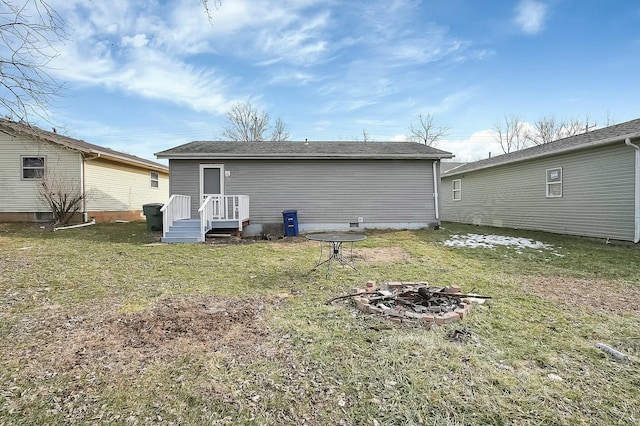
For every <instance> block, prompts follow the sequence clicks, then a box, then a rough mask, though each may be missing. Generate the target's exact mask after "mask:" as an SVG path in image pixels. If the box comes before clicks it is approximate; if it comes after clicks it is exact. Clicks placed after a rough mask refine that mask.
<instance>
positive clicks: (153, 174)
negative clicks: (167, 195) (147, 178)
mask: <svg viewBox="0 0 640 426" xmlns="http://www.w3.org/2000/svg"><path fill="white" fill-rule="evenodd" d="M159 185H160V177H159V176H158V172H151V187H152V188H157V187H158V186H159Z"/></svg>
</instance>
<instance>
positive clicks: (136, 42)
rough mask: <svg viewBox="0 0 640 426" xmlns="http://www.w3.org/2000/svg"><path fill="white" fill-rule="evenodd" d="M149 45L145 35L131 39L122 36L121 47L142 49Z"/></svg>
mask: <svg viewBox="0 0 640 426" xmlns="http://www.w3.org/2000/svg"><path fill="white" fill-rule="evenodd" d="M148 44H149V39H147V36H146V34H136V35H134V36H133V37H129V36H124V37H122V45H123V46H125V47H126V46H131V47H133V48H136V49H137V48H140V47H144V46H146V45H148Z"/></svg>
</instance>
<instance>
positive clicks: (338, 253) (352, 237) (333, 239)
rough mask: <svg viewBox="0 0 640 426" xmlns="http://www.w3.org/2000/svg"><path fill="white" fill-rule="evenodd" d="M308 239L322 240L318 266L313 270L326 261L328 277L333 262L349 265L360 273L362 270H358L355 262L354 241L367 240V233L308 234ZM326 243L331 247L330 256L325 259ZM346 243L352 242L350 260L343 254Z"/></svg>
mask: <svg viewBox="0 0 640 426" xmlns="http://www.w3.org/2000/svg"><path fill="white" fill-rule="evenodd" d="M307 239H308V240H311V241H319V242H320V258H319V259H318V262H317V263H316V266H315V267H314V268H313V269H312V271H315V270H316V269H318V267H320V266H322V265H324V264H325V263H326V264H327V275H326V276H327V277H328V276H329V272H330V271H331V264H332V263H333V262H340V264H342V265H344V266H348V267H350V268H352V269H353V270H355V271H356V272H358V273H359V272H360V271H358V269H357V268H356V266H355V265H354V264H353V243H355V242H358V241H363V240H366V239H367V237H366V235H360V234H342V233H328V234H309V235H307ZM324 243H327V244H328V245H330V246H331V248H330V250H329V257H327V258H326V259H324V260H323V254H324ZM344 243H351V253H350V256H349V260H347V259H345V258H344V257H343V256H342V245H343V244H344Z"/></svg>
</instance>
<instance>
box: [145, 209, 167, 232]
mask: <svg viewBox="0 0 640 426" xmlns="http://www.w3.org/2000/svg"><path fill="white" fill-rule="evenodd" d="M162 206H164V204H161V203H150V204H143V205H142V212H143V213H144V215H145V216H146V217H147V232H153V231H162V212H161V211H160V209H161V208H162Z"/></svg>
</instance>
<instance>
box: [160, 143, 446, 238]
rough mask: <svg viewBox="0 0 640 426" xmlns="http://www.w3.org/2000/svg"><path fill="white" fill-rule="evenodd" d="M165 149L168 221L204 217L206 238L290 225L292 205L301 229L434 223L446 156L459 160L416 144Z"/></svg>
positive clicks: (256, 232)
mask: <svg viewBox="0 0 640 426" xmlns="http://www.w3.org/2000/svg"><path fill="white" fill-rule="evenodd" d="M156 155H157V157H158V158H161V159H168V160H169V170H170V182H169V188H170V189H169V190H170V194H171V200H172V203H174V204H176V205H175V206H171V205H169V204H171V203H168V205H165V207H164V211H165V215H164V216H165V228H169V229H170V230H171V229H174V230H175V229H176V225H177V223H176V218H177V217H180V219H178V221H184V219H186V218H187V217H188V218H189V219H191V221H195V222H198V221H200V222H199V226H200V230H201V232H200V236H199V238H198V239H197V240H198V241H202V240H203V239H204V233H205V232H207V230H210V229H212V228H220V227H227V228H231V227H235V228H237V229H240V230H242V231H243V232H244V234H245V235H259V234H260V233H263V232H266V230H267V229H271V228H272V227H273V226H280V229H281V225H282V223H283V215H282V212H283V211H285V210H296V211H297V219H298V225H299V231H300V232H310V231H324V230H327V231H328V230H332V231H334V230H358V229H360V230H362V229H365V228H400V229H409V228H421V227H428V226H434V225H436V224H438V223H439V213H438V209H439V205H438V203H439V201H438V186H439V180H440V176H439V163H440V160H441V159H442V158H451V157H452V154H450V153H448V152H444V151H441V150H438V149H435V148H431V147H428V146H425V145H421V144H418V143H413V142H191V143H188V144H185V145H181V146H178V147H175V148H172V149H169V150H166V151H162V152H159V153H157V154H156ZM207 200H208V201H207ZM179 203H182V207H177V204H179ZM170 210H171V211H170ZM176 212H178V213H176ZM167 213H168V214H169V217H170V220H169V221H166V217H167ZM212 217H213V219H212ZM185 226H186V224H185ZM164 240H165V241H173V240H172V239H170V238H169V237H168V236H166V235H165V238H164ZM176 241H182V239H176Z"/></svg>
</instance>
